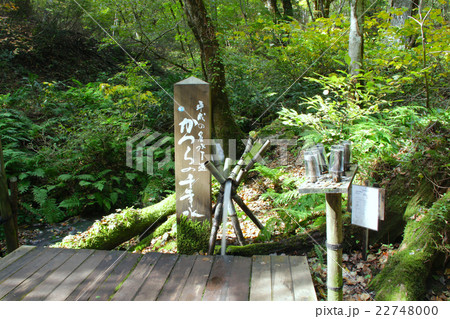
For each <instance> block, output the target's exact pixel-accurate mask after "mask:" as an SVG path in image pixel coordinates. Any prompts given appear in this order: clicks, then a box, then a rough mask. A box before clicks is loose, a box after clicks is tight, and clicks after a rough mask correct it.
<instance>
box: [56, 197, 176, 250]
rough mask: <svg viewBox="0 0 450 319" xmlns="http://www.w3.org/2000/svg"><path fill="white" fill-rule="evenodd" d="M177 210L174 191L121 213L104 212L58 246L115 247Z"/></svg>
mask: <svg viewBox="0 0 450 319" xmlns="http://www.w3.org/2000/svg"><path fill="white" fill-rule="evenodd" d="M174 213H175V194H172V195H170V196H168V197H166V198H165V199H164V200H163V201H161V202H159V203H157V204H155V205H152V206H149V207H146V208H143V209H134V208H127V209H125V210H124V211H123V212H121V213H117V214H111V215H108V216H105V217H104V218H103V219H102V220H100V221H97V222H95V223H94V224H93V225H92V226H91V227H90V228H89V229H88V230H87V231H85V232H84V233H82V234H79V235H75V236H67V237H66V238H64V239H63V240H62V242H60V243H57V244H55V245H54V246H55V247H63V248H76V249H105V250H109V249H114V248H115V247H117V246H119V245H120V244H122V243H124V242H126V241H127V240H130V239H131V238H133V237H135V236H137V235H140V234H142V233H143V232H144V231H145V230H146V229H147V228H148V227H154V226H155V225H157V224H161V223H163V222H164V221H166V217H167V216H169V215H172V214H174Z"/></svg>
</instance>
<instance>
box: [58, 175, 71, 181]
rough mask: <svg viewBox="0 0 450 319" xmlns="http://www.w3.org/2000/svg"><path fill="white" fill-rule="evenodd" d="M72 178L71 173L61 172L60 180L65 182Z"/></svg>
mask: <svg viewBox="0 0 450 319" xmlns="http://www.w3.org/2000/svg"><path fill="white" fill-rule="evenodd" d="M71 178H72V175H71V174H61V175H59V176H58V180H60V181H63V182H65V181H68V180H69V179H71Z"/></svg>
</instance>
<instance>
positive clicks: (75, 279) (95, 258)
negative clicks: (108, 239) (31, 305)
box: [45, 250, 107, 301]
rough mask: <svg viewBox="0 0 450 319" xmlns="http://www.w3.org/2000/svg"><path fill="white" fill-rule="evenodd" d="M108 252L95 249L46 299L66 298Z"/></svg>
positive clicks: (57, 299) (58, 299)
mask: <svg viewBox="0 0 450 319" xmlns="http://www.w3.org/2000/svg"><path fill="white" fill-rule="evenodd" d="M106 254H107V252H106V251H103V250H98V251H94V253H93V254H92V255H90V256H89V257H88V258H87V259H86V260H85V261H84V262H83V263H82V264H81V265H80V266H79V267H78V268H77V269H76V271H74V272H72V273H71V274H70V275H69V276H68V277H67V278H66V279H64V280H63V281H62V282H61V284H60V285H59V286H58V287H56V289H55V290H53V291H52V292H51V293H50V294H49V295H48V296H47V297H46V298H45V300H53V301H62V300H65V299H66V298H67V297H68V296H69V295H70V294H71V293H72V291H74V290H75V288H77V286H78V285H79V284H80V283H81V282H83V280H84V279H85V278H86V277H88V276H89V275H90V274H91V272H92V271H93V270H94V269H95V267H97V266H98V264H99V263H100V262H101V261H102V260H103V259H104V258H105V256H106Z"/></svg>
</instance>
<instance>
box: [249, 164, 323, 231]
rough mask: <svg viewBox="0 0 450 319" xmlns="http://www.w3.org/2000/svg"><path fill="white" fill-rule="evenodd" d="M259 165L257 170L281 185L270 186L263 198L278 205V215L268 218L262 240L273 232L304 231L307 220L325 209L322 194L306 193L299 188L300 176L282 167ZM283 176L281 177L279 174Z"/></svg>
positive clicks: (309, 220)
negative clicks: (303, 193) (287, 172)
mask: <svg viewBox="0 0 450 319" xmlns="http://www.w3.org/2000/svg"><path fill="white" fill-rule="evenodd" d="M263 167H264V166H262V165H258V166H257V168H256V170H257V171H258V172H260V173H261V174H262V175H263V176H265V177H267V178H270V179H271V180H272V182H273V183H277V185H278V189H276V188H268V189H267V191H266V192H265V193H263V194H261V198H262V199H264V200H267V201H271V203H272V204H273V206H275V207H276V208H275V209H274V212H276V216H274V217H271V218H269V219H268V221H267V222H266V225H265V229H264V230H263V231H262V232H261V234H260V236H259V240H269V239H270V238H271V236H272V235H273V234H274V233H282V234H284V235H291V234H295V233H297V232H303V231H304V230H305V228H306V227H307V226H308V224H309V223H310V222H311V220H313V219H314V218H315V216H317V215H318V214H321V212H322V213H323V211H324V210H325V205H324V203H325V197H324V195H323V194H305V195H301V194H299V192H298V184H299V182H300V181H298V180H297V179H295V178H293V177H290V176H286V173H285V172H284V171H283V170H282V168H281V167H280V168H273V169H271V168H268V167H265V168H263ZM281 176H284V178H283V179H282V180H281V179H280V177H281Z"/></svg>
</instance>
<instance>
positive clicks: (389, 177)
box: [370, 122, 450, 243]
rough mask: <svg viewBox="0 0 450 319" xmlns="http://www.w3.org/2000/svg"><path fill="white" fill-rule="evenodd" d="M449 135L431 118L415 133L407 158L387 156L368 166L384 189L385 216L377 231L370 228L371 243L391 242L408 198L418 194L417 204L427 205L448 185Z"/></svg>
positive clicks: (397, 233) (398, 231) (400, 226)
mask: <svg viewBox="0 0 450 319" xmlns="http://www.w3.org/2000/svg"><path fill="white" fill-rule="evenodd" d="M449 136H450V129H449V128H447V127H446V126H445V125H443V124H441V123H440V122H433V123H431V124H429V125H428V126H427V127H426V128H424V129H423V130H422V132H420V133H418V134H417V137H416V138H415V139H414V143H413V144H414V148H412V149H409V153H410V155H409V157H410V159H409V160H407V161H405V160H403V161H398V160H397V159H395V158H390V159H387V160H385V161H380V162H377V163H376V165H374V166H373V167H371V170H372V173H371V177H372V178H373V180H374V182H375V183H377V184H378V185H379V186H380V187H382V188H384V189H385V191H386V207H385V219H384V221H380V222H379V225H378V231H376V232H375V231H370V242H371V243H376V242H380V241H381V242H384V243H388V242H395V241H396V240H397V239H398V238H400V236H401V235H402V233H403V229H404V227H405V225H406V223H405V220H404V214H405V210H406V208H407V206H408V204H409V203H410V200H411V199H412V198H414V197H415V196H417V194H420V196H421V201H422V203H421V205H425V206H427V205H426V204H431V203H432V202H433V201H434V200H435V199H436V194H438V193H441V194H442V192H443V191H445V190H446V189H447V187H449V186H450V185H449V184H450V179H449V178H448V177H449V167H448V150H447V149H448V138H449ZM425 202H427V203H425Z"/></svg>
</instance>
